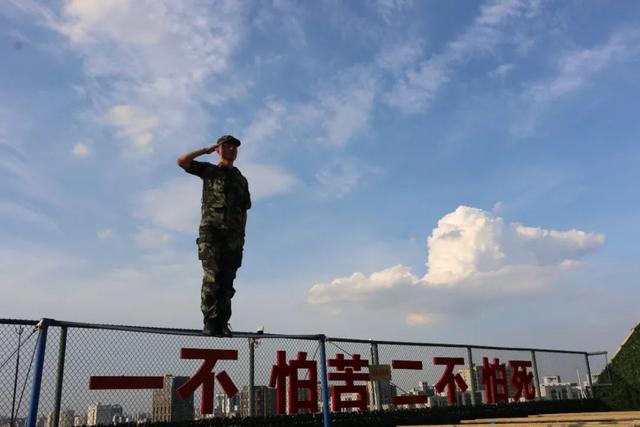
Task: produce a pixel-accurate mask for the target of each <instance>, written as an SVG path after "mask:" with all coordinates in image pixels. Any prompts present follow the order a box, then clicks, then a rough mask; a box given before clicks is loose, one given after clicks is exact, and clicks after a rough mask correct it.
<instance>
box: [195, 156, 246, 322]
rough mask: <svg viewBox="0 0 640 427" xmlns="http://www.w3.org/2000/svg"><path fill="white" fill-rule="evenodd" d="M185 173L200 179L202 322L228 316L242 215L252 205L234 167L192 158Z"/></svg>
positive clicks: (223, 319)
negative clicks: (202, 271) (220, 165)
mask: <svg viewBox="0 0 640 427" xmlns="http://www.w3.org/2000/svg"><path fill="white" fill-rule="evenodd" d="M187 172H188V173H190V174H193V175H197V176H199V177H200V178H202V180H203V186H202V219H201V221H200V237H198V239H197V240H196V242H197V244H198V258H199V259H200V260H201V261H202V269H203V270H204V277H203V278H202V291H201V305H200V308H201V309H202V314H203V315H204V320H205V322H207V321H211V322H214V323H215V324H217V325H226V324H227V322H228V321H229V319H230V318H231V298H232V297H233V295H234V294H235V293H236V291H235V289H234V288H233V280H234V279H235V278H236V271H237V270H238V268H240V265H241V264H242V250H243V246H244V227H245V224H244V217H245V215H246V211H247V210H248V209H249V208H250V207H251V196H250V194H249V185H248V183H247V179H246V178H245V177H244V176H242V174H241V173H240V171H239V170H238V169H237V168H235V167H232V168H225V167H219V166H216V165H213V164H211V163H207V162H197V161H195V160H192V161H191V166H190V167H189V169H188V170H187Z"/></svg>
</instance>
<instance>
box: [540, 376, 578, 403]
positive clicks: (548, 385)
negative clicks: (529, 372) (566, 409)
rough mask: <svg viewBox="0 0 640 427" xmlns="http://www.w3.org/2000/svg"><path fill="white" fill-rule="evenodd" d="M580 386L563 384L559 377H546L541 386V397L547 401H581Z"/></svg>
mask: <svg viewBox="0 0 640 427" xmlns="http://www.w3.org/2000/svg"><path fill="white" fill-rule="evenodd" d="M580 391H581V390H580V388H579V386H578V384H576V383H563V382H562V381H561V380H560V377H559V376H557V375H554V376H548V377H544V379H543V381H542V384H540V397H541V398H542V399H546V400H563V399H580V396H581V393H580Z"/></svg>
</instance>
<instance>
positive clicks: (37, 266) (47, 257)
mask: <svg viewBox="0 0 640 427" xmlns="http://www.w3.org/2000/svg"><path fill="white" fill-rule="evenodd" d="M199 287H200V267H199V265H198V262H197V260H194V256H193V254H192V253H188V254H186V253H185V254H183V253H168V254H166V255H165V256H164V257H163V258H149V259H144V260H140V262H138V264H137V266H136V267H135V268H133V267H130V266H127V265H123V266H118V267H115V268H106V267H104V266H103V265H101V264H100V263H97V264H96V263H90V262H88V261H87V260H86V259H85V258H83V256H82V255H73V256H72V255H70V254H66V253H63V252H61V251H60V250H59V249H56V248H51V247H43V246H16V247H12V248H6V249H0V294H2V295H11V296H12V297H11V298H2V299H0V310H1V311H2V313H3V314H5V315H6V316H7V317H15V318H40V317H52V318H57V319H65V320H82V321H89V322H98V323H108V322H113V319H115V318H117V319H119V321H121V322H123V323H129V324H147V325H148V324H153V325H157V326H158V325H163V326H169V327H180V326H183V327H197V326H198V325H200V324H201V314H200V310H199V306H198V300H199ZM16 289H19V290H20V292H16ZM123 295H126V298H123ZM141 302H144V303H141ZM157 307H172V310H169V311H167V310H164V311H160V310H157Z"/></svg>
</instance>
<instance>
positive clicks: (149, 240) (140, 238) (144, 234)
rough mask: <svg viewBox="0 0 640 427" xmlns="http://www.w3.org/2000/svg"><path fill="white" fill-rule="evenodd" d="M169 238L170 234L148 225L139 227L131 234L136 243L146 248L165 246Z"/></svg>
mask: <svg viewBox="0 0 640 427" xmlns="http://www.w3.org/2000/svg"><path fill="white" fill-rule="evenodd" d="M171 239H172V236H171V234H169V233H166V232H164V231H162V230H159V229H155V228H148V227H139V228H138V231H136V232H135V233H134V234H133V240H134V242H135V243H136V245H137V246H138V247H139V248H141V249H146V250H154V249H161V248H165V247H166V246H167V244H168V243H169V242H170V241H171Z"/></svg>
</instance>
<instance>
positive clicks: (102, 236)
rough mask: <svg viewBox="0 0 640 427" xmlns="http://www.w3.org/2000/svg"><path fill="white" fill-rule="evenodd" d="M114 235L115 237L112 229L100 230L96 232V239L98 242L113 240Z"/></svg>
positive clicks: (114, 231)
mask: <svg viewBox="0 0 640 427" xmlns="http://www.w3.org/2000/svg"><path fill="white" fill-rule="evenodd" d="M115 235H116V230H115V229H113V228H103V229H102V230H98V231H97V232H96V237H97V238H98V239H99V240H109V239H113V238H114V237H115Z"/></svg>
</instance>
